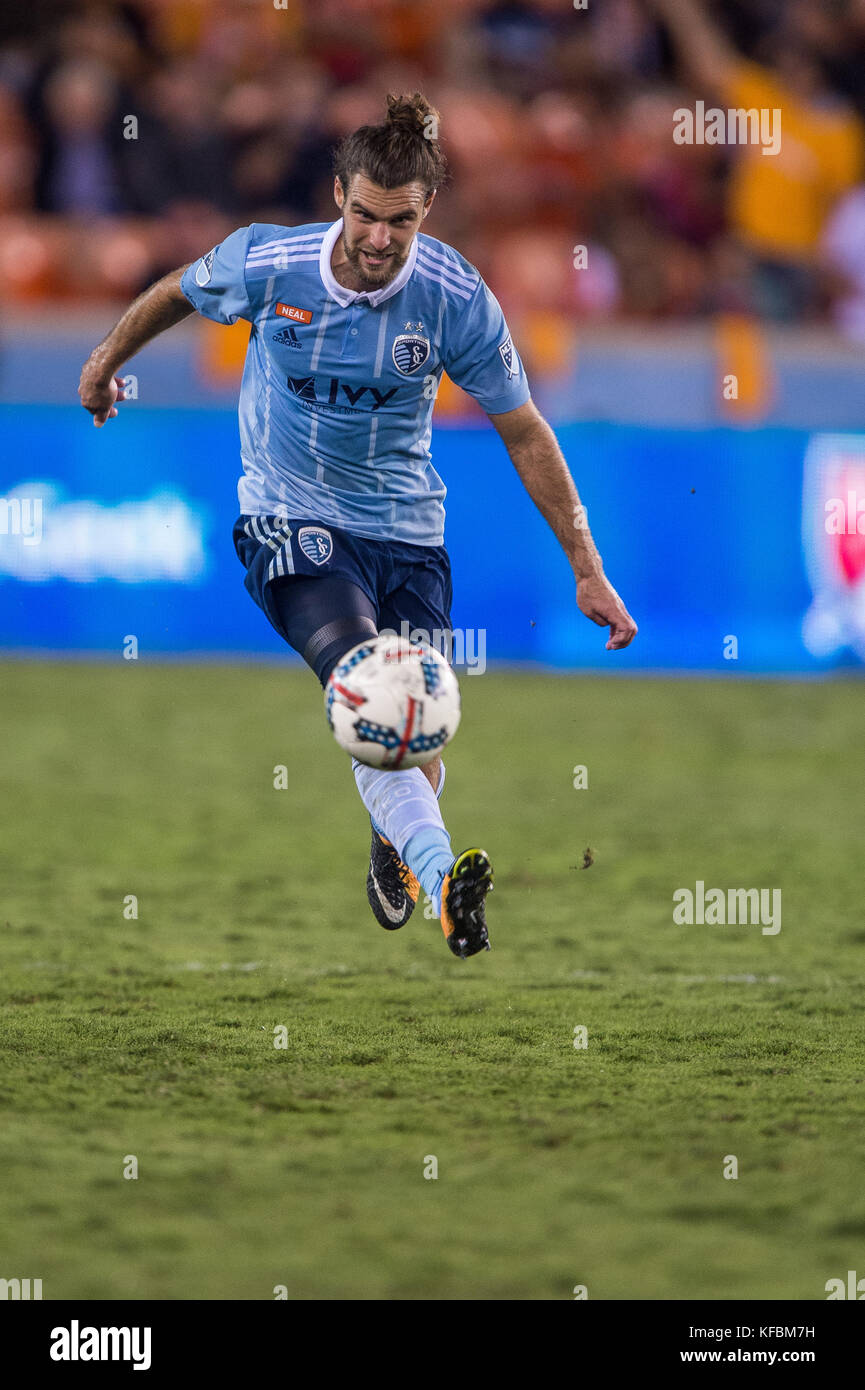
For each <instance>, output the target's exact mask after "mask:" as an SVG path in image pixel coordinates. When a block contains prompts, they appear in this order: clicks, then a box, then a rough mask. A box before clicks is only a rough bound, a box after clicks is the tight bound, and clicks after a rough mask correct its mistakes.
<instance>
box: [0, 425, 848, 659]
mask: <svg viewBox="0 0 865 1390" xmlns="http://www.w3.org/2000/svg"><path fill="white" fill-rule="evenodd" d="M557 432H558V435H559V438H560V440H561V443H562V445H563V448H564V449H565V453H566V456H567V457H568V459H569V462H570V464H571V467H572V470H573V472H574V475H575V477H576V478H577V480H578V483H579V486H580V490H581V493H582V496H583V501H584V503H585V504H586V506H587V509H588V517H589V521H590V524H591V526H592V530H593V532H594V534H595V536H596V538H597V540H598V544H599V546H600V548H601V551H602V553H603V555H604V557H605V563H606V568H607V571H608V573H609V575H610V577H611V579H612V580H613V582H614V583H615V584H616V586H617V588H619V590H620V591H621V593H622V594H623V596H624V597H625V598H626V601H627V603H628V605H629V607H630V608H631V610H632V611H633V613H634V615H635V617H636V619H637V621H638V623H639V624H640V637H639V640H638V641H637V642H636V643H635V644H634V645H633V647H632V648H630V649H629V650H628V651H625V652H622V653H618V654H616V655H615V657H612V656H608V655H607V654H606V653H605V652H604V650H603V639H602V635H601V634H600V632H598V631H596V630H595V629H594V628H592V627H591V625H590V624H588V623H586V622H585V620H583V619H582V618H581V617H579V616H578V615H577V614H576V613H575V610H574V586H573V581H572V577H571V574H570V570H569V568H568V565H567V563H566V561H565V559H564V557H563V555H562V554H561V552H560V550H559V548H558V546H557V544H556V542H555V541H554V539H553V537H552V535H551V533H550V532H549V531H548V529H547V527H546V524H545V523H544V521H543V520H542V519H541V517H540V516H539V515H538V514H537V512H536V511H535V509H534V507H533V506H532V504H531V503H530V501H529V499H528V498H527V496H526V495H525V493H524V492H523V489H522V486H521V484H520V482H519V480H518V478H517V477H516V474H515V473H514V471H513V470H512V468H511V467H510V464H509V463H508V460H507V458H506V456H505V454H504V453H503V451H502V448H501V445H500V443H499V441H498V439H497V438H496V436H495V434H494V433H493V432H492V431H491V429H490V428H489V426H488V425H486V424H466V423H459V424H450V425H448V426H446V427H439V428H438V429H437V430H436V431H435V434H434V442H433V448H434V458H435V460H436V464H437V467H438V469H439V471H440V472H441V473H442V474H443V475H444V477H445V480H446V482H447V483H448V486H449V498H448V536H447V539H448V545H449V548H450V551H451V556H452V560H453V568H454V579H455V593H456V599H455V605H454V612H453V621H454V626H455V628H459V629H461V630H463V631H467V632H468V634H469V636H468V637H467V638H466V644H467V647H468V651H469V653H470V654H471V655H473V657H474V661H473V662H472V661H470V663H469V664H470V666H472V665H473V666H474V669H476V670H479V669H481V667H482V665H483V664H484V661H488V662H502V663H515V662H530V663H538V664H540V665H543V666H549V667H559V668H595V669H597V668H603V669H605V670H607V669H609V670H616V671H635V670H675V669H684V670H696V671H706V672H726V673H731V674H735V673H771V672H778V673H782V672H786V673H805V672H814V673H817V672H820V671H830V670H834V669H837V668H839V667H846V666H856V665H858V663H859V662H860V661H861V659H862V658H863V657H865V589H863V584H862V582H861V580H862V576H863V572H865V535H861V534H859V532H858V529H857V524H856V517H855V516H853V517H852V523H853V525H852V530H851V528H850V524H849V523H850V520H851V518H850V517H848V518H847V524H846V525H845V527H844V529H843V531H841V532H838V531H835V532H830V530H829V529H827V518H829V515H830V513H829V511H827V503H829V502H831V501H832V499H833V493H838V498H836V499H835V500H836V501H837V500H841V501H842V502H844V503H845V505H846V501H847V499H850V498H852V497H853V494H854V492H855V489H856V488H858V494H857V495H858V496H860V497H861V498H862V499H863V511H865V433H863V434H858V433H853V432H847V433H845V434H835V435H831V434H828V433H815V432H813V431H809V430H805V429H801V428H789V427H780V426H776V427H769V428H766V427H761V428H744V427H741V426H717V425H716V426H712V427H707V428H698V427H691V428H683V427H678V428H671V427H667V426H660V425H651V426H650V425H635V424H622V423H616V422H610V421H605V422H598V421H576V422H573V423H570V424H561V423H560V424H558V426H557ZM0 435H2V440H3V449H2V474H0V615H2V616H0V642H2V645H3V647H4V648H6V649H15V650H29V651H32V652H46V651H60V652H66V653H74V652H81V653H83V652H87V653H100V654H105V655H112V654H114V655H119V654H120V653H121V651H122V650H123V646H124V642H125V641H126V640H127V639H128V638H129V637H130V636H134V637H135V638H136V639H137V643H138V650H139V654H140V655H141V656H144V655H145V654H154V655H156V654H187V653H188V654H197V655H204V654H222V653H225V654H230V655H232V656H234V657H241V656H243V655H247V656H276V655H280V654H281V655H283V656H285V655H286V649H285V648H284V646H283V644H282V643H281V642H280V640H279V639H278V638H277V636H276V635H275V633H273V632H272V631H271V629H270V627H269V625H268V624H267V621H266V619H265V618H264V617H263V615H262V614H261V613H260V612H259V611H258V610H257V609H256V608H255V606H254V605H253V603H252V602H251V600H250V599H249V597H248V596H247V594H246V592H245V590H244V588H243V583H242V578H243V572H242V569H241V566H240V564H239V562H238V561H237V559H236V557H235V555H234V552H233V549H232V545H231V536H230V533H231V525H232V522H233V520H234V517H235V512H236V506H235V483H236V477H237V470H238V465H237V427H236V418H235V415H234V411H233V410H231V409H230V408H227V407H214V406H206V407H205V406H201V405H198V406H196V407H178V408H172V409H167V408H157V407H154V406H150V405H145V404H144V403H143V402H141V401H138V402H134V403H130V404H129V405H128V406H127V407H125V408H124V410H123V419H122V421H120V422H117V423H113V424H112V425H111V426H109V427H108V428H107V429H104V430H99V431H97V430H94V429H93V428H92V427H91V425H90V423H89V421H88V420H87V419H86V418H85V417H84V416H83V415H82V413H81V411H80V409H79V408H77V407H76V406H67V405H45V404H40V405H35V404H28V405H26V406H22V405H20V404H19V405H14V406H13V405H10V404H6V405H0ZM851 489H852V491H851ZM836 512H837V509H836ZM835 514H836V513H833V515H835ZM862 525H863V531H865V518H863V523H862ZM481 656H483V659H484V661H481V659H480V658H481Z"/></svg>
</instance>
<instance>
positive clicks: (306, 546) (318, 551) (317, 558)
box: [297, 526, 333, 565]
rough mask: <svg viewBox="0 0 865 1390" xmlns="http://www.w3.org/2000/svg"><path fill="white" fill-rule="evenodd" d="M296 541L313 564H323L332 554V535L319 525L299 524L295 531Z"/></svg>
mask: <svg viewBox="0 0 865 1390" xmlns="http://www.w3.org/2000/svg"><path fill="white" fill-rule="evenodd" d="M297 543H298V545H299V546H300V548H301V550H302V551H303V553H304V555H305V556H306V558H307V560H311V561H312V563H313V564H314V565H323V564H324V562H325V561H326V560H329V559H330V557H331V555H332V554H333V537H332V535H331V534H330V532H329V531H324V530H322V528H321V527H320V526H301V528H300V530H299V531H298V533H297Z"/></svg>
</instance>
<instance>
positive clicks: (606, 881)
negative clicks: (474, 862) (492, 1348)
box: [0, 661, 865, 1299]
mask: <svg viewBox="0 0 865 1390" xmlns="http://www.w3.org/2000/svg"><path fill="white" fill-rule="evenodd" d="M463 692H464V717H463V726H462V730H461V732H460V735H459V737H458V738H457V740H456V742H455V745H454V747H453V749H452V750H450V752H449V755H448V757H447V764H448V785H447V789H446V791H445V795H444V799H443V809H444V812H445V817H446V820H447V822H448V826H449V829H450V830H451V833H452V837H453V841H454V847H455V849H460V848H464V847H465V846H466V845H468V844H471V843H477V842H479V843H481V844H482V845H483V846H484V847H485V848H486V849H487V850H488V851H489V852H490V854H491V856H492V858H493V862H494V865H495V867H496V890H495V892H494V894H493V896H492V898H491V899H490V904H489V921H490V932H491V938H492V942H493V951H492V952H491V953H490V954H489V955H484V956H478V957H475V958H474V959H472V960H469V961H467V962H460V961H458V960H456V959H454V958H453V957H452V956H451V954H450V952H449V951H448V950H447V949H446V947H445V945H444V942H443V938H442V934H441V930H440V928H439V926H438V924H437V922H435V921H430V920H425V919H424V917H423V915H422V911H421V909H420V908H419V909H418V910H417V911H416V912H415V915H414V918H413V919H412V921H411V923H410V924H409V925H408V927H406V928H405V929H404V930H403V931H401V932H395V933H388V932H384V931H382V930H381V928H380V927H378V925H377V924H376V923H375V921H374V919H373V917H372V915H371V913H370V911H369V909H368V907H367V904H366V897H365V892H364V879H365V875H366V864H367V851H368V830H367V821H366V817H365V813H364V811H363V808H362V806H361V804H360V801H359V799H358V798H357V795H356V792H355V789H354V784H353V779H352V777H351V774H350V769H349V766H348V763H347V760H346V759H345V757H344V755H343V754H342V753H341V752H340V751H339V749H337V748H336V746H335V745H334V744H333V743H332V742H331V740H330V737H329V735H328V734H327V730H326V726H325V724H324V719H323V714H322V709H321V699H320V695H319V694H318V692H317V687H316V684H315V681H314V679H313V678H312V677H311V676H310V675H309V674H307V673H306V672H303V671H298V670H296V669H294V668H289V669H287V670H286V669H280V668H278V667H274V666H269V667H267V666H252V665H250V666H247V667H246V668H242V667H239V666H238V667H234V668H226V667H206V666H199V667H187V666H173V665H163V666H155V665H147V664H146V663H145V662H143V661H141V662H129V663H126V662H120V661H119V662H118V663H117V664H116V665H81V664H75V663H73V664H64V665H60V664H56V665H42V664H36V663H32V664H30V663H8V664H5V665H4V666H2V667H0V717H2V726H3V730H4V756H3V795H2V823H0V857H2V918H0V922H2V976H0V995H2V1051H3V1059H2V1072H0V1173H2V1181H0V1233H2V1234H0V1265H2V1267H0V1276H2V1277H6V1278H11V1277H21V1278H26V1277H29V1278H41V1279H42V1280H43V1291H44V1297H45V1298H47V1299H50V1298H85V1299H94V1298H119V1299H132V1298H166V1299H195V1298H206V1299H225V1298H243V1299H271V1298H273V1296H274V1294H273V1290H274V1287H275V1286H277V1285H285V1286H286V1287H287V1290H288V1296H289V1298H292V1299H306V1298H346V1299H369V1298H385V1299H502V1298H505V1299H510V1298H517V1299H548V1298H551V1299H570V1298H572V1297H573V1289H574V1286H575V1285H578V1284H584V1285H586V1286H587V1288H588V1295H589V1298H590V1299H625V1298H639V1299H658V1298H671V1299H683V1298H700V1299H723V1298H728V1297H731V1298H732V1297H744V1298H751V1299H763V1298H788V1299H822V1298H825V1292H824V1285H825V1282H826V1280H827V1279H829V1278H833V1277H836V1276H840V1277H846V1271H847V1270H848V1269H857V1270H858V1271H859V1273H860V1275H865V1189H863V1184H862V1172H863V1157H865V1153H863V1150H865V1140H863V1134H865V1130H863V1118H865V1069H863V1031H865V1028H863V1012H862V977H863V957H865V921H863V911H862V854H863V814H862V809H863V807H862V802H863V785H862V775H861V766H862V764H861V723H862V715H861V710H862V687H861V685H857V684H856V683H852V682H851V683H843V682H840V683H835V684H807V683H802V684H776V683H769V682H766V683H756V682H754V683H751V682H744V681H742V682H733V681H696V680H695V681H688V680H675V681H649V680H646V681H639V680H615V679H586V678H579V679H567V678H553V677H545V676H535V675H522V674H519V675H506V674H495V673H490V674H487V675H485V676H483V677H480V678H476V677H471V678H468V679H465V680H464V681H463ZM278 764H286V765H287V766H288V769H289V787H288V789H287V790H283V791H277V790H275V789H274V787H273V770H274V767H275V766H276V765H278ZM576 764H586V765H587V767H588V776H589V787H588V789H587V790H579V791H578V790H575V789H574V787H573V768H574V766H575V765H576ZM587 846H590V847H591V849H592V852H593V855H594V864H593V865H592V866H591V867H590V868H588V869H586V870H583V869H582V868H580V865H581V864H582V860H583V851H584V850H585V848H586V847H587ZM697 879H702V880H704V882H705V883H706V885H707V887H709V886H720V887H724V888H727V887H754V886H757V887H768V888H773V887H776V888H781V890H782V892H783V925H782V929H781V931H780V933H779V934H778V935H775V936H769V935H763V934H762V933H761V931H760V928H759V927H758V926H726V927H722V926H696V925H695V926H676V925H674V924H673V919H672V909H673V903H672V895H673V892H674V891H675V889H677V888H679V887H691V888H693V887H694V884H695V882H696V880H697ZM129 894H135V895H136V896H137V898H138V919H137V920H129V919H127V918H125V917H124V899H125V898H126V897H127V895H129ZM280 1025H284V1027H285V1029H286V1030H287V1047H286V1048H285V1049H281V1050H277V1049H276V1048H275V1047H274V1028H276V1027H278V1026H280ZM577 1025H584V1026H585V1027H586V1028H588V1035H589V1043H588V1047H587V1049H585V1050H575V1048H574V1046H573V1039H574V1028H575V1026H577ZM127 1155H135V1156H136V1158H137V1160H138V1165H139V1176H138V1179H137V1180H127V1179H124V1177H123V1170H124V1162H125V1159H126V1156H127ZM428 1155H434V1156H435V1157H436V1159H437V1161H438V1177H437V1179H436V1180H428V1179H425V1177H424V1167H425V1159H426V1156H428ZM726 1155H735V1156H736V1157H737V1159H738V1165H739V1176H738V1179H736V1180H725V1179H724V1178H723V1176H722V1172H723V1167H724V1159H725V1156H726Z"/></svg>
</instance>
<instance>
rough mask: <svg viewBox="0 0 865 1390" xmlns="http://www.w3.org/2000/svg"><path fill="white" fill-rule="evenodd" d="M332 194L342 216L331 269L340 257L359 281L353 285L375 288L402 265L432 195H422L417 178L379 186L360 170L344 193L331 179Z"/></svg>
mask: <svg viewBox="0 0 865 1390" xmlns="http://www.w3.org/2000/svg"><path fill="white" fill-rule="evenodd" d="M334 197H335V198H336V203H337V207H338V208H339V209H340V211H341V212H342V217H343V229H342V238H341V242H338V243H337V246H336V248H335V250H334V259H333V266H334V269H337V266H338V264H339V262H340V261H342V257H344V258H345V260H344V262H343V264H344V265H346V267H347V269H348V270H349V271H350V273H351V274H352V276H353V277H354V278H356V279H357V280H358V281H359V285H358V288H360V289H379V288H380V287H381V286H382V285H386V284H388V282H389V281H390V280H392V279H393V277H394V276H395V275H397V274H398V273H399V271H400V269H401V268H402V266H404V265H405V262H406V258H407V256H408V254H409V251H410V250H411V244H412V242H413V240H414V238H415V235H416V233H417V230H418V228H419V227H420V224H421V222H423V220H424V218H425V217H426V215H427V213H428V212H429V210H430V207H431V205H432V200H433V198H434V197H435V194H434V193H430V194H427V193H426V190H425V189H424V187H423V185H422V184H420V183H407V184H404V185H403V186H402V187H401V188H382V187H380V185H379V184H377V183H373V182H372V181H371V180H370V179H368V178H367V177H366V176H365V175H364V174H355V175H354V177H353V178H352V180H351V183H350V184H349V187H348V192H347V193H346V192H345V191H344V190H343V187H342V184H341V183H340V181H339V179H337V180H336V181H335V183H334ZM340 249H341V251H342V255H341V256H339V254H338V253H339V251H340Z"/></svg>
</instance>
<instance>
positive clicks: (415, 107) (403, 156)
mask: <svg viewBox="0 0 865 1390" xmlns="http://www.w3.org/2000/svg"><path fill="white" fill-rule="evenodd" d="M439 121H440V117H439V113H438V111H437V110H436V109H435V107H434V106H430V104H429V102H428V101H427V99H426V97H425V96H423V94H422V93H421V92H411V93H410V94H408V95H402V96H394V95H393V94H391V95H389V96H388V98H387V115H386V116H385V119H384V121H383V123H382V124H381V125H362V126H360V127H359V128H358V129H357V130H355V131H353V132H352V134H351V135H347V136H346V137H345V139H344V140H343V141H342V142H341V143H340V145H339V146H338V147H337V149H336V152H335V154H334V160H333V172H334V173H335V174H336V176H337V178H338V179H339V181H340V183H341V184H342V186H343V189H344V190H345V192H346V193H347V192H348V188H349V184H350V183H351V180H352V178H353V177H354V175H355V174H365V175H366V177H367V178H368V179H371V180H372V182H373V183H377V184H378V185H379V187H381V188H401V187H402V185H403V184H406V183H420V184H422V185H423V187H424V189H425V190H426V192H427V193H428V194H429V193H433V192H435V190H436V189H437V188H440V187H441V185H442V184H443V183H444V181H445V178H446V177H447V162H446V160H445V157H444V155H443V154H442V152H441V148H440V146H439V139H438V136H439Z"/></svg>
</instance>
